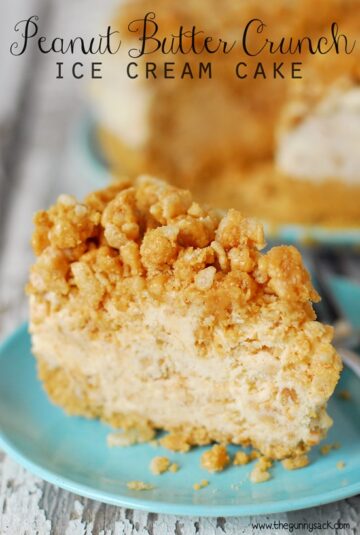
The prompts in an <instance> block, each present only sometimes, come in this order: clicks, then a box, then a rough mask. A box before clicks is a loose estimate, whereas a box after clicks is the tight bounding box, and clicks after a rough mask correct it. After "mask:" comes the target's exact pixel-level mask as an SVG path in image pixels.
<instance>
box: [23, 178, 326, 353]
mask: <svg viewBox="0 0 360 535" xmlns="http://www.w3.org/2000/svg"><path fill="white" fill-rule="evenodd" d="M34 221H35V232H34V234H33V239H32V244H33V249H34V252H35V254H36V255H37V257H38V258H37V261H36V263H35V264H34V266H33V267H32V269H31V274H30V283H29V285H28V292H29V293H30V294H33V295H35V296H36V301H37V304H38V305H40V306H38V307H37V310H36V313H34V315H33V321H34V322H36V321H41V320H42V319H43V317H45V316H46V315H48V314H49V313H52V312H56V311H58V310H60V309H61V308H62V306H63V305H64V303H66V304H67V305H68V306H72V307H73V308H74V309H75V308H76V307H77V308H78V310H80V309H81V314H80V313H79V315H78V316H76V314H74V318H75V317H78V318H79V319H78V321H81V322H82V323H83V324H86V323H87V324H89V323H91V322H93V323H92V325H93V327H92V331H93V335H94V336H96V332H97V331H98V328H99V326H100V325H101V324H102V323H106V324H107V326H110V327H114V325H111V321H116V314H115V313H114V311H125V310H127V308H128V307H129V306H131V303H133V302H134V301H136V300H137V299H139V298H141V299H142V300H143V299H144V297H145V298H147V299H151V300H153V301H159V302H162V301H166V300H167V299H172V300H173V301H174V300H175V301H176V303H177V305H178V307H179V308H181V307H184V308H186V307H187V306H188V305H189V304H196V303H200V304H201V305H202V306H203V307H204V314H206V316H207V318H208V325H207V327H206V329H207V332H206V333H205V332H199V333H198V337H199V340H198V345H199V348H200V349H201V346H202V343H203V339H206V338H207V337H209V336H210V334H211V325H210V323H211V321H210V320H211V318H213V320H214V322H215V318H217V319H219V318H220V319H221V317H224V315H229V314H230V313H231V311H235V310H237V311H239V310H241V309H245V308H246V307H247V309H251V310H252V313H253V314H256V313H257V311H258V310H259V307H260V306H263V305H265V306H269V307H274V306H275V305H276V303H278V304H279V306H280V308H282V309H283V310H284V311H285V309H286V314H282V315H283V316H284V317H289V322H290V316H291V314H288V312H289V311H290V310H291V313H292V314H297V315H298V317H299V315H300V317H303V318H304V319H308V318H309V317H310V318H311V319H313V318H314V314H313V312H312V309H311V307H310V306H309V305H308V302H309V301H310V300H317V299H318V296H317V294H316V292H315V290H314V289H313V287H312V285H311V282H310V279H309V275H308V273H307V271H306V270H305V268H304V266H303V264H302V261H301V257H300V254H299V252H298V251H297V250H296V249H295V248H294V247H291V246H290V247H285V246H283V247H274V248H273V249H271V250H270V251H269V252H267V253H266V254H262V253H261V252H260V250H261V249H262V248H263V247H264V245H265V242H264V234H263V227H262V225H261V224H260V223H259V222H257V221H255V220H254V219H249V218H246V217H244V216H242V215H241V214H240V213H239V212H237V211H235V210H229V211H228V212H227V213H226V214H225V215H223V214H220V213H219V212H217V211H215V210H213V209H211V208H209V207H204V206H199V205H198V204H197V203H195V202H193V201H192V197H191V194H190V192H188V191H185V190H181V189H177V188H175V187H173V186H170V185H168V184H166V183H165V182H162V181H160V180H157V179H155V178H151V177H148V176H142V177H140V178H138V179H137V180H136V181H135V182H134V183H130V182H129V181H122V182H119V183H116V184H115V185H112V186H111V187H109V188H106V189H104V190H101V191H97V192H94V193H92V194H90V195H89V196H88V197H86V198H85V200H84V202H83V203H79V202H77V201H76V200H75V199H74V198H73V197H71V196H68V195H61V196H60V197H59V198H58V200H57V202H56V203H55V204H54V205H53V206H52V207H51V208H50V209H49V210H47V211H40V212H38V213H37V214H36V216H35V219H34ZM74 321H75V319H74ZM289 324H290V323H289Z"/></svg>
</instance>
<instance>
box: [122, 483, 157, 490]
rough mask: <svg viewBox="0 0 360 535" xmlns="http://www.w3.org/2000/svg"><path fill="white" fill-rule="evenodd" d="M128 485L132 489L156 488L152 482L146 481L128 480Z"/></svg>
mask: <svg viewBox="0 0 360 535" xmlns="http://www.w3.org/2000/svg"><path fill="white" fill-rule="evenodd" d="M126 486H127V488H128V489H130V490H151V489H153V488H154V486H153V485H150V483H144V481H128V482H127V483H126Z"/></svg>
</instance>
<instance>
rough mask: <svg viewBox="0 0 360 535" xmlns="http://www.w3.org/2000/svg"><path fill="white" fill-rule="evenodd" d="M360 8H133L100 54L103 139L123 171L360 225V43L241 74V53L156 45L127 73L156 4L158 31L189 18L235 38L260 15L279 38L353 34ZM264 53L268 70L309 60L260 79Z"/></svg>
mask: <svg viewBox="0 0 360 535" xmlns="http://www.w3.org/2000/svg"><path fill="white" fill-rule="evenodd" d="M359 7H360V5H359V3H358V2H357V1H355V0H322V1H321V2H318V3H317V7H316V12H314V4H313V2H311V1H310V0H301V1H300V0H295V1H293V2H288V1H286V0H276V1H275V2H263V1H262V0H261V1H260V0H243V1H241V2H237V3H236V2H235V3H234V2H230V1H227V2H221V3H220V2H216V1H215V0H211V1H210V2H199V3H196V4H195V3H194V2H190V1H184V2H181V3H180V4H174V3H170V2H166V1H165V0H156V1H155V2H149V1H148V0H138V1H134V2H128V3H127V4H124V5H123V6H122V7H121V9H120V11H119V14H118V17H117V18H116V19H115V22H114V23H113V27H117V28H119V29H120V31H121V33H122V37H123V49H122V51H121V52H119V53H118V54H116V55H114V56H108V57H103V58H102V61H103V62H104V69H103V70H104V76H103V79H102V80H101V83H95V84H94V85H93V88H92V95H93V100H92V102H93V110H94V116H95V120H96V125H97V126H96V128H97V137H98V142H99V146H100V148H101V151H102V152H103V154H104V155H105V158H106V160H107V161H108V163H109V165H110V167H111V169H112V170H113V173H114V175H115V176H123V175H130V176H136V175H137V174H138V173H141V172H150V173H154V174H156V175H157V176H160V177H162V178H164V179H167V180H171V181H172V182H173V183H175V184H177V185H179V186H181V187H189V188H191V190H192V192H193V193H194V195H195V198H196V199H198V200H200V201H202V202H210V203H214V204H216V205H217V206H219V207H222V208H228V207H235V208H237V209H239V210H242V211H244V212H245V213H247V214H250V215H256V216H259V217H261V218H263V219H265V220H268V221H273V222H278V223H288V222H294V223H311V224H314V223H315V224H317V223H318V224H326V225H336V226H354V225H358V224H359V223H360V203H359V202H357V200H358V199H359V196H360V171H359V166H358V164H357V162H358V154H359V151H358V143H357V140H358V139H359V136H358V134H357V133H358V131H359V128H360V126H359V124H360V114H359V113H358V111H357V110H358V107H357V106H358V104H356V103H357V102H358V100H357V98H358V97H357V96H356V95H357V94H358V91H359V89H358V83H359V76H358V74H359V73H358V64H359V61H358V60H359V53H358V51H357V50H355V51H354V53H353V54H351V55H350V56H346V55H344V54H341V55H337V54H335V53H332V52H331V53H329V54H326V55H324V56H321V57H319V56H315V57H314V56H311V55H309V54H302V55H299V54H295V55H285V56H284V55H282V56H280V55H279V54H273V55H270V54H266V53H264V54H261V55H260V56H259V57H256V58H251V57H246V58H245V60H246V62H247V69H246V72H247V73H249V76H248V78H246V79H243V80H239V79H237V78H236V76H235V75H234V64H236V61H241V60H244V58H243V57H238V58H237V56H236V53H235V55H232V54H227V55H226V54H225V55H224V54H220V55H217V54H213V55H211V56H210V55H209V54H208V55H206V54H205V53H203V54H200V55H199V56H194V55H191V54H187V55H184V56H183V57H181V55H180V56H179V54H177V55H176V56H174V55H171V54H167V55H166V56H164V54H161V53H154V54H151V56H147V57H143V58H140V59H139V60H136V61H137V63H138V70H137V73H139V78H137V79H129V78H128V77H127V76H126V72H125V70H124V66H125V65H126V64H127V63H129V61H130V59H129V57H128V56H127V50H128V49H129V48H131V47H132V46H135V42H136V41H135V39H137V38H138V37H139V35H137V34H136V32H134V34H132V33H131V32H129V30H128V24H129V22H130V21H132V20H135V19H138V18H142V17H144V15H145V13H147V12H149V11H154V12H155V13H156V21H157V23H158V25H159V30H158V32H159V33H158V36H159V37H161V36H165V35H167V36H168V35H170V34H171V32H174V33H176V32H177V31H178V29H179V26H180V25H183V26H184V27H185V28H191V27H192V26H193V25H196V27H197V28H201V29H204V30H206V32H207V33H208V34H209V35H212V36H214V37H215V38H216V37H222V38H224V39H228V40H229V41H231V40H232V39H234V38H239V29H240V31H241V28H243V27H244V22H246V21H248V20H250V19H251V18H253V17H257V18H259V19H262V20H264V21H265V22H266V24H267V27H268V29H269V30H268V33H269V36H270V37H273V38H276V37H279V36H284V37H285V38H289V37H293V38H294V39H296V38H297V37H303V36H304V35H306V36H310V37H316V36H320V35H323V34H324V33H329V28H330V26H331V23H332V22H334V21H336V22H337V24H338V25H339V28H340V31H341V32H343V33H347V34H348V35H349V36H350V37H349V38H350V39H354V40H355V39H357V37H359V29H358V28H357V27H356V24H355V23H354V21H355V20H356V17H357V16H358V15H359V14H360V11H359ZM132 37H133V39H132ZM236 58H237V59H236ZM149 60H151V61H153V62H154V63H156V64H157V68H158V72H159V75H158V77H157V79H151V78H150V79H147V80H145V79H144V76H143V74H142V73H143V70H141V69H142V67H144V63H145V61H149ZM164 61H170V62H171V61H174V62H175V63H176V66H175V70H174V72H175V75H176V74H178V73H179V71H180V70H181V68H182V66H183V63H184V61H187V62H189V63H190V65H191V67H192V68H193V69H194V72H196V70H197V68H198V67H197V65H198V62H199V61H203V62H207V61H211V62H212V64H213V73H214V75H213V78H212V79H211V80H207V79H204V78H202V79H198V78H197V77H196V76H195V77H194V79H190V80H188V79H179V78H177V77H176V78H175V79H164V78H163V77H162V76H161V69H162V65H163V63H164ZM258 61H261V62H262V64H263V66H264V69H265V70H266V69H268V73H272V70H273V62H276V61H277V62H282V63H283V64H284V67H283V69H284V70H285V71H286V69H289V68H290V67H289V66H290V63H291V62H294V61H301V62H302V63H303V67H302V71H303V79H301V80H294V79H285V80H283V79H281V78H280V77H277V78H276V79H273V77H272V76H271V75H268V76H267V78H266V79H262V78H261V77H260V78H257V79H256V80H254V79H253V78H252V76H251V73H252V72H253V71H254V69H255V67H256V64H257V62H258ZM120 65H121V67H120ZM286 72H288V71H286ZM346 88H348V89H349V91H347V89H346ZM350 89H351V90H350ZM340 93H342V95H343V96H342V97H341V96H340ZM337 95H338V97H339V99H340V100H339V101H338V102H337V98H338V97H337ZM331 107H332V108H333V112H332V111H331V110H330V108H331ZM335 108H336V109H337V110H338V111H334V110H335ZM340 108H341V110H342V111H339V109H340ZM326 110H327V111H326ZM325 114H328V116H327V118H326V119H324V116H325ZM316 125H317V126H316ZM325 131H326V134H324V133H325ZM330 132H332V135H330ZM337 140H339V143H338V141H337ZM334 147H335V150H334ZM341 147H342V148H341Z"/></svg>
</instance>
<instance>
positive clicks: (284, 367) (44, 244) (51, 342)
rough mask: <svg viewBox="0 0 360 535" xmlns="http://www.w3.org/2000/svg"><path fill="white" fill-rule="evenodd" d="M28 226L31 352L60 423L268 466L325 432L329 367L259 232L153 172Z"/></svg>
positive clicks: (308, 291)
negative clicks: (253, 457) (85, 419)
mask: <svg viewBox="0 0 360 535" xmlns="http://www.w3.org/2000/svg"><path fill="white" fill-rule="evenodd" d="M35 225H36V229H35V232H34V235H33V247H34V251H35V253H36V255H37V260H36V262H35V264H34V266H33V267H32V269H31V275H30V283H29V285H28V293H29V294H30V318H31V322H30V331H31V334H32V343H33V353H34V355H35V356H36V359H37V362H38V370H39V376H40V378H41V380H42V381H43V383H44V386H45V389H46V391H47V392H48V394H49V396H50V398H51V399H52V400H53V401H54V402H55V403H57V404H59V405H61V406H62V407H64V409H65V410H66V411H67V412H68V413H69V414H81V415H85V416H90V417H99V418H102V419H104V420H105V421H108V422H110V423H112V424H113V425H114V426H118V427H123V428H133V427H139V426H140V427H141V426H143V427H145V428H148V427H153V428H160V429H166V430H170V431H174V432H175V434H176V436H177V437H181V439H182V440H183V441H184V442H185V443H187V444H190V445H195V444H207V443H210V442H211V441H219V442H231V443H235V444H243V445H250V444H251V445H252V446H254V447H255V448H258V449H259V450H260V451H261V452H262V453H264V454H265V455H267V456H269V457H272V458H278V459H280V458H285V457H291V456H296V455H299V454H301V453H303V452H304V451H306V450H308V449H309V448H310V447H311V446H313V445H314V444H317V443H318V442H319V440H320V439H321V438H322V437H323V436H324V434H325V433H326V431H327V429H328V428H329V427H330V425H331V419H330V417H329V416H328V415H327V413H326V403H327V400H328V398H329V397H330V396H331V394H332V392H333V390H334V387H335V385H336V383H337V381H338V377H339V372H340V369H341V363H340V359H339V357H338V355H337V353H336V351H335V349H334V348H333V346H332V345H331V338H332V330H331V328H330V327H328V326H325V325H322V324H321V323H319V322H317V321H316V319H315V314H314V311H313V308H312V306H311V301H314V300H318V295H317V294H316V292H315V290H314V289H313V287H312V285H311V282H310V279H309V275H308V273H307V271H306V270H305V268H304V266H303V264H302V260H301V257H300V254H299V252H298V251H297V250H296V249H295V248H294V247H285V246H282V247H274V248H273V249H271V250H270V251H268V252H267V253H265V254H264V253H261V252H260V251H261V249H262V248H263V247H264V245H265V243H264V236H263V228H262V225H261V224H260V223H258V222H257V221H255V220H253V219H248V218H245V217H243V216H242V215H241V214H240V213H239V212H237V211H235V210H229V211H228V212H227V213H226V214H225V215H224V214H221V213H219V212H217V211H215V210H213V209H210V208H208V207H203V206H200V205H198V204H197V203H195V202H193V201H192V198H191V194H190V193H189V192H188V191H185V190H180V189H177V188H175V187H172V186H169V185H167V184H166V183H164V182H162V181H159V180H156V179H153V178H150V177H140V178H139V179H137V180H136V181H135V182H134V183H130V182H126V181H123V182H121V183H119V184H116V185H113V186H111V187H109V188H107V189H104V190H102V191H98V192H95V193H92V194H90V195H89V196H88V197H87V198H86V199H85V201H84V202H83V203H81V204H80V203H78V202H77V201H76V200H75V199H74V198H73V197H71V196H67V195H63V196H60V197H59V199H58V201H57V202H56V204H55V205H54V206H52V207H51V208H50V209H49V210H48V211H42V212H39V213H37V214H36V216H35Z"/></svg>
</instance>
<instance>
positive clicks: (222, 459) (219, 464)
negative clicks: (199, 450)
mask: <svg viewBox="0 0 360 535" xmlns="http://www.w3.org/2000/svg"><path fill="white" fill-rule="evenodd" d="M229 462H230V458H229V455H228V452H227V449H226V447H225V446H224V445H223V444H215V446H213V447H212V448H211V449H209V450H207V451H205V453H203V454H202V456H201V466H202V467H203V468H205V470H208V471H209V472H220V471H221V470H224V468H226V466H227V465H228V464H229Z"/></svg>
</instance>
